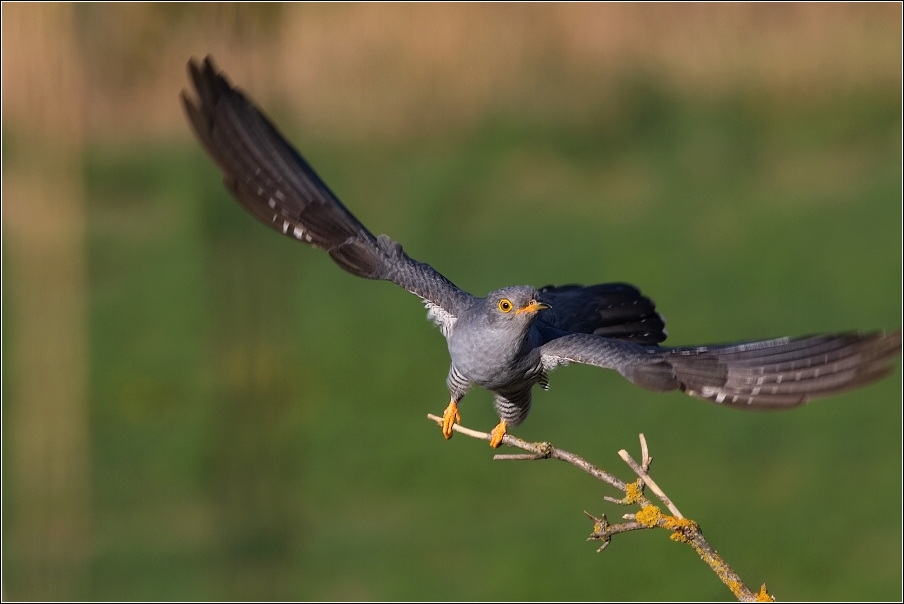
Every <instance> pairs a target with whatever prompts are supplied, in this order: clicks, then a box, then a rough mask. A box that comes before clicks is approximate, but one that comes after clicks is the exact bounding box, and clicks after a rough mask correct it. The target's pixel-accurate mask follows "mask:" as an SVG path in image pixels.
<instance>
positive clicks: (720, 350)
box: [540, 330, 901, 409]
mask: <svg viewBox="0 0 904 604" xmlns="http://www.w3.org/2000/svg"><path fill="white" fill-rule="evenodd" d="M540 351H541V354H542V362H543V365H544V368H546V369H547V370H549V369H552V368H554V367H556V366H557V365H562V364H566V363H568V362H572V361H573V362H575V363H584V364H587V365H596V366H598V367H605V368H607V369H614V370H616V371H618V372H619V373H621V374H622V375H623V376H625V377H626V378H628V379H629V380H631V381H632V382H633V383H635V384H637V385H638V386H643V387H644V388H647V389H650V390H657V391H668V390H676V389H680V390H683V391H685V392H687V393H688V394H690V395H692V396H696V397H699V398H704V399H708V400H711V401H715V402H717V403H723V404H726V405H731V406H737V407H743V408H756V409H780V408H784V407H791V406H794V405H799V404H801V403H805V402H806V401H808V400H810V399H814V398H820V397H824V396H829V395H832V394H837V393H839V392H843V391H845V390H849V389H851V388H856V387H858V386H862V385H864V384H868V383H870V382H873V381H875V380H878V379H879V378H881V377H883V376H885V375H886V374H888V373H889V372H890V371H891V370H892V366H891V361H892V359H893V358H894V357H895V356H896V355H898V354H899V353H900V352H901V330H898V331H895V332H891V333H885V332H873V333H846V334H837V335H817V336H808V337H803V338H779V339H776V340H765V341H760V342H745V343H742V344H730V345H719V346H697V347H692V348H658V347H654V346H638V345H635V344H631V343H628V342H620V341H616V340H611V339H608V338H601V337H599V336H593V335H585V334H573V335H568V336H564V337H561V338H558V339H556V340H552V341H551V342H548V343H546V344H544V345H543V346H542V347H541V349H540Z"/></svg>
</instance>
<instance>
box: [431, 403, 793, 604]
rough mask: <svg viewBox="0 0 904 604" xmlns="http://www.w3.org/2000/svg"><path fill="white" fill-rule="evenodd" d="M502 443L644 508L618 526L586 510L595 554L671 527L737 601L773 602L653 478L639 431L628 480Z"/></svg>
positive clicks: (559, 453) (538, 446)
mask: <svg viewBox="0 0 904 604" xmlns="http://www.w3.org/2000/svg"><path fill="white" fill-rule="evenodd" d="M427 418H428V419H430V420H432V421H434V422H436V423H437V424H440V425H442V421H443V420H442V418H441V417H437V416H436V415H432V414H428V415H427ZM452 429H453V430H454V431H456V432H459V433H461V434H464V435H465V436H470V437H471V438H477V439H480V440H487V441H488V440H490V438H491V436H490V434H488V433H486V432H478V431H477V430H471V429H470V428H465V427H463V426H460V425H458V424H454V425H453V426H452ZM502 444H504V445H508V446H510V447H515V448H518V449H521V450H523V451H527V452H528V454H514V455H512V454H499V455H495V456H494V457H493V459H494V460H501V461H535V460H539V459H558V460H561V461H564V462H567V463H570V464H571V465H573V466H575V467H577V468H580V469H581V470H583V471H585V472H587V473H588V474H590V475H591V476H593V477H595V478H597V479H599V480H602V481H603V482H605V483H606V484H608V485H610V486H612V487H614V488H616V489H618V490H619V491H621V492H622V493H624V497H622V498H620V499H616V498H614V497H609V496H606V497H605V499H606V501H609V502H612V503H615V504H618V505H625V506H627V505H637V506H638V507H639V508H640V510H639V511H638V512H636V513H634V514H625V515H624V516H623V519H624V520H627V522H622V523H615V524H612V523H610V522H609V520H608V519H607V518H606V515H605V514H602V515H601V516H600V517H599V518H597V517H596V516H593V515H591V514H589V513H588V512H584V513H585V514H587V516H588V517H589V518H590V519H591V520H593V532H592V533H591V534H590V537H588V538H587V540H588V541H601V542H602V545H601V546H600V547H599V548H598V549H597V552H601V551H603V550H604V549H606V547H608V546H609V544H610V543H611V541H612V536H613V535H617V534H619V533H626V532H629V531H636V530H644V529H653V528H661V529H666V530H668V531H671V533H672V534H671V537H670V538H671V539H672V541H677V542H679V543H687V544H688V545H689V546H691V547H692V548H693V549H694V551H695V552H697V555H699V556H700V559H701V560H703V561H704V562H705V563H706V564H707V566H709V567H710V568H711V569H712V570H713V572H714V573H716V576H718V577H719V580H721V581H722V582H723V583H724V584H725V585H726V586H727V587H728V588H729V589H730V590H731V593H733V594H734V596H735V597H736V598H737V599H738V601H740V602H773V601H774V600H775V599H774V598H773V597H772V595H770V594H769V592H768V591H767V590H766V585H765V584H764V585H763V586H762V587H761V588H760V590H759V592H756V593H755V592H753V591H752V590H751V589H750V588H749V587H747V585H745V584H744V582H743V581H742V580H741V578H740V577H739V576H738V574H737V573H736V572H735V571H734V570H732V568H731V567H730V566H729V565H728V563H727V562H725V559H724V558H722V556H720V555H719V553H718V552H716V550H715V548H713V547H712V545H710V544H709V542H708V541H707V540H706V538H705V537H704V536H703V531H702V530H700V526H699V525H698V524H697V523H696V522H694V521H693V520H690V519H688V518H685V517H684V516H683V515H682V514H681V512H680V511H679V510H678V507H677V506H676V505H675V504H674V503H673V502H672V500H671V499H670V498H669V497H668V496H667V495H666V494H665V492H664V491H663V490H662V489H661V488H660V487H659V485H657V484H656V482H655V481H654V480H653V479H652V478H651V477H650V475H649V470H650V465H651V464H652V463H653V458H652V457H651V456H650V453H649V447H648V446H647V440H646V438H645V437H644V435H643V434H641V435H640V449H641V463H639V464H638V463H637V462H636V461H635V460H634V458H632V457H631V455H630V454H628V452H627V451H625V450H624V449H622V450H621V451H619V452H618V454H619V456H620V457H621V458H622V460H623V461H624V462H625V463H626V464H627V465H628V466H629V467H630V468H631V470H632V471H633V472H634V473H635V474H636V475H637V480H635V481H634V482H629V483H625V482H623V481H622V480H619V479H618V478H617V477H615V476H614V475H612V474H610V473H609V472H606V471H605V470H601V469H599V468H597V467H596V466H594V465H593V464H591V463H590V462H588V461H587V460H585V459H584V458H582V457H580V456H578V455H575V454H574V453H570V452H568V451H564V450H562V449H559V448H557V447H554V446H552V445H551V444H549V443H546V442H542V443H530V442H527V441H525V440H521V439H520V438H518V437H515V436H512V435H511V434H506V435H505V437H504V438H503V439H502ZM646 488H649V489H650V491H652V492H653V494H654V495H655V496H656V498H657V499H658V500H659V501H661V502H662V504H663V505H664V506H665V507H666V508H668V510H669V511H670V512H671V514H664V513H663V512H662V511H661V510H660V509H659V508H658V507H657V506H655V505H653V504H652V503H651V502H650V500H649V499H648V498H647V497H646V495H645V493H644V491H645V490H646Z"/></svg>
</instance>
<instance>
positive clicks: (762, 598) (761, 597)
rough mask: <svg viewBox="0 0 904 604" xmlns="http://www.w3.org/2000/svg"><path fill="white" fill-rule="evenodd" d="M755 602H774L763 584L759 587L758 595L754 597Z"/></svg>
mask: <svg viewBox="0 0 904 604" xmlns="http://www.w3.org/2000/svg"><path fill="white" fill-rule="evenodd" d="M756 601H757V602H775V598H773V597H772V596H771V595H770V594H769V592H768V591H766V584H765V583H763V586H762V587H760V591H759V593H758V594H757V595H756Z"/></svg>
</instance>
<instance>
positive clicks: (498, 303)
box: [479, 285, 549, 329]
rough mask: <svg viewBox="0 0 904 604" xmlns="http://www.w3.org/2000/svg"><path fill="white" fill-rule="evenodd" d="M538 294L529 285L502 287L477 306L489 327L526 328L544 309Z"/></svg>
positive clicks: (544, 305) (546, 305)
mask: <svg viewBox="0 0 904 604" xmlns="http://www.w3.org/2000/svg"><path fill="white" fill-rule="evenodd" d="M539 296H540V293H539V292H538V291H537V290H536V289H534V288H533V287H530V286H529V285H514V286H512V287H503V288H502V289H497V290H496V291H492V292H490V293H489V294H487V297H486V298H484V299H483V300H481V303H480V304H479V306H480V309H481V314H482V315H483V316H484V317H485V318H486V321H487V323H488V324H490V325H496V326H502V325H505V326H512V327H514V326H515V325H517V326H520V327H523V328H525V329H526V328H527V327H530V325H531V324H532V323H533V322H534V319H536V318H537V313H538V312H539V311H541V310H543V309H545V308H549V305H548V304H544V303H542V302H540V300H539Z"/></svg>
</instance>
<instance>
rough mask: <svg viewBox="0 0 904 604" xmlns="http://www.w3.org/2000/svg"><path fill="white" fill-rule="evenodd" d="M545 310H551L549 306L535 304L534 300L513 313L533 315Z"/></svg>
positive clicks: (539, 303) (540, 303)
mask: <svg viewBox="0 0 904 604" xmlns="http://www.w3.org/2000/svg"><path fill="white" fill-rule="evenodd" d="M546 308H552V307H551V306H550V305H549V304H543V303H542V302H537V301H536V300H531V301H530V304H528V305H527V306H525V307H524V308H519V309H518V310H516V311H515V314H516V315H517V314H521V313H523V312H529V313H535V312H539V311H541V310H543V309H546Z"/></svg>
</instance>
